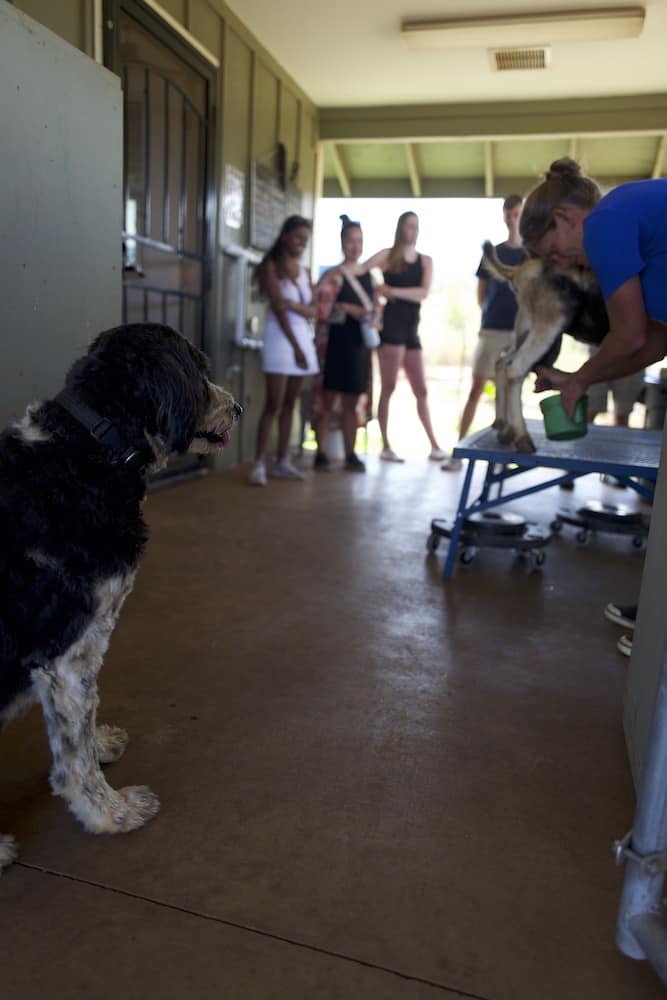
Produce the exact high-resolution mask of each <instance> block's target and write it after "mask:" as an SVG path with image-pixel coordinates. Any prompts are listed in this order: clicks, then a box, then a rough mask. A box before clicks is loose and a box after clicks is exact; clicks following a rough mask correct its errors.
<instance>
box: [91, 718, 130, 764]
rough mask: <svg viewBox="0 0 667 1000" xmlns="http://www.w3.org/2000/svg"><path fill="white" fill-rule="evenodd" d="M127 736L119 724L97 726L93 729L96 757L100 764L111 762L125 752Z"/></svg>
mask: <svg viewBox="0 0 667 1000" xmlns="http://www.w3.org/2000/svg"><path fill="white" fill-rule="evenodd" d="M128 739H129V737H128V735H127V733H126V732H125V730H124V729H121V728H120V727H119V726H106V725H103V726H98V727H97V730H96V731H95V743H96V745H97V759H98V760H99V762H100V764H112V763H113V762H114V761H115V760H119V758H120V757H122V756H123V754H124V752H125V747H126V746H127V741H128Z"/></svg>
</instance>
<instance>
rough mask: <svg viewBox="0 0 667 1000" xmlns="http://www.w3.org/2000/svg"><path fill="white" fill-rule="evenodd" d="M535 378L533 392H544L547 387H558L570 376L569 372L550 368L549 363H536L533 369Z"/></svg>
mask: <svg viewBox="0 0 667 1000" xmlns="http://www.w3.org/2000/svg"><path fill="white" fill-rule="evenodd" d="M535 372H536V378H535V385H534V387H533V392H546V391H547V389H559V388H560V387H561V386H562V385H564V384H565V383H566V382H567V380H568V379H569V378H570V376H571V372H564V371H561V369H560V368H551V367H550V366H549V365H538V366H537V368H536V369H535Z"/></svg>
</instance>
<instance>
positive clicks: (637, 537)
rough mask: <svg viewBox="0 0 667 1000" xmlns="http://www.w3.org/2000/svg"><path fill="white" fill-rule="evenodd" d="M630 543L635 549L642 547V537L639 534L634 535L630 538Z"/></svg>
mask: <svg viewBox="0 0 667 1000" xmlns="http://www.w3.org/2000/svg"><path fill="white" fill-rule="evenodd" d="M632 544H633V546H634V548H636V549H643V548H644V539H643V538H642V537H641V535H635V537H634V538H633V539H632Z"/></svg>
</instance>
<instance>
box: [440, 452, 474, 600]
mask: <svg viewBox="0 0 667 1000" xmlns="http://www.w3.org/2000/svg"><path fill="white" fill-rule="evenodd" d="M474 467H475V460H474V459H472V458H471V459H468V468H467V469H466V474H465V479H464V480H463V487H462V488H461V496H460V497H459V506H458V509H457V511H456V517H455V518H454V526H453V527H452V533H451V536H450V539H449V548H448V549H447V559H446V560H445V568H444V569H443V571H442V576H443V579H445V580H449V579H450V577H451V575H452V572H453V571H454V560H455V559H456V550H457V548H458V545H459V536H460V534H461V527H462V525H463V519H464V517H465V512H466V506H467V503H468V494H469V493H470V484H471V482H472V473H473V469H474Z"/></svg>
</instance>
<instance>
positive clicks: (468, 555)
mask: <svg viewBox="0 0 667 1000" xmlns="http://www.w3.org/2000/svg"><path fill="white" fill-rule="evenodd" d="M474 558H475V553H474V551H473V550H472V549H464V550H463V552H462V553H461V555H460V556H459V560H460V562H462V563H463V565H464V566H469V565H470V563H471V562H472V561H473V559H474Z"/></svg>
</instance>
